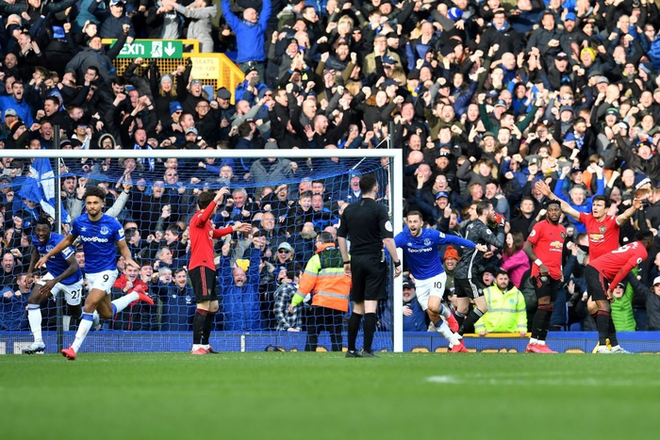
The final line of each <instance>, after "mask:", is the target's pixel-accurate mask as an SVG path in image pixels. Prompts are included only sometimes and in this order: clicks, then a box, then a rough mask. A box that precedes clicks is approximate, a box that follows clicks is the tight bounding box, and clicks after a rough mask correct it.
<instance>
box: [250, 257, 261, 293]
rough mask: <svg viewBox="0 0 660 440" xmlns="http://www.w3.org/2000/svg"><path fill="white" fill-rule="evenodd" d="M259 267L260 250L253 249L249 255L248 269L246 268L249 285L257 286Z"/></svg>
mask: <svg viewBox="0 0 660 440" xmlns="http://www.w3.org/2000/svg"><path fill="white" fill-rule="evenodd" d="M260 265H261V250H259V249H253V250H252V255H250V267H249V268H248V274H247V276H248V280H249V281H250V284H254V285H255V286H259V278H260V277H259V266H260Z"/></svg>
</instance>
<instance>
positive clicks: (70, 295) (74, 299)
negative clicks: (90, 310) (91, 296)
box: [37, 272, 83, 306]
mask: <svg viewBox="0 0 660 440" xmlns="http://www.w3.org/2000/svg"><path fill="white" fill-rule="evenodd" d="M52 279H55V277H54V276H53V274H51V273H50V272H48V273H47V274H46V275H44V276H43V277H42V278H41V280H39V281H38V282H37V285H38V286H43V285H44V284H46V281H50V280H52ZM60 292H64V299H65V300H66V303H67V304H69V305H70V306H78V305H80V302H81V300H82V292H83V280H82V279H80V280H79V281H78V282H77V283H73V284H62V283H57V284H55V285H54V286H53V289H52V290H51V291H50V293H52V294H53V298H57V295H58V294H59V293H60Z"/></svg>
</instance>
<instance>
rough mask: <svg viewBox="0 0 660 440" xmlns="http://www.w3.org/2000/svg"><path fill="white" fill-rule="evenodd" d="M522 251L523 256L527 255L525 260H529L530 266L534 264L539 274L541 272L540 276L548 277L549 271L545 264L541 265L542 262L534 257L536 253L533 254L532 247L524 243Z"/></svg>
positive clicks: (528, 243)
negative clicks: (523, 252)
mask: <svg viewBox="0 0 660 440" xmlns="http://www.w3.org/2000/svg"><path fill="white" fill-rule="evenodd" d="M523 251H525V254H527V258H529V261H531V262H532V264H536V265H537V266H538V267H539V272H541V275H543V276H548V274H549V273H550V271H549V270H548V268H547V267H546V266H545V264H543V261H541V260H540V259H539V257H537V256H536V252H534V245H533V244H532V243H530V242H529V241H526V242H525V245H524V246H523Z"/></svg>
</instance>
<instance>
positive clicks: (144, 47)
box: [113, 40, 183, 58]
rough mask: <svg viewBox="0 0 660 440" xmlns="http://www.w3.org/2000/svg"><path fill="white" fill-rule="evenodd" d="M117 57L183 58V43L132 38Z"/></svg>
mask: <svg viewBox="0 0 660 440" xmlns="http://www.w3.org/2000/svg"><path fill="white" fill-rule="evenodd" d="M113 44H114V43H113ZM117 58H183V43H182V42H181V41H177V40H134V41H133V42H132V43H131V44H128V43H126V44H124V47H123V48H122V49H121V52H119V55H118V56H117Z"/></svg>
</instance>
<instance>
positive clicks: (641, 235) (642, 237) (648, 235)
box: [635, 229, 653, 241]
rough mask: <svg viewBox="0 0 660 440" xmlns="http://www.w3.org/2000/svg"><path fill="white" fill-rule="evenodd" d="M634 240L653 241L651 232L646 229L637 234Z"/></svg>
mask: <svg viewBox="0 0 660 440" xmlns="http://www.w3.org/2000/svg"><path fill="white" fill-rule="evenodd" d="M635 239H636V240H637V241H645V240H653V232H651V231H649V230H648V229H643V230H641V231H638V232H637V234H636V235H635Z"/></svg>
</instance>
